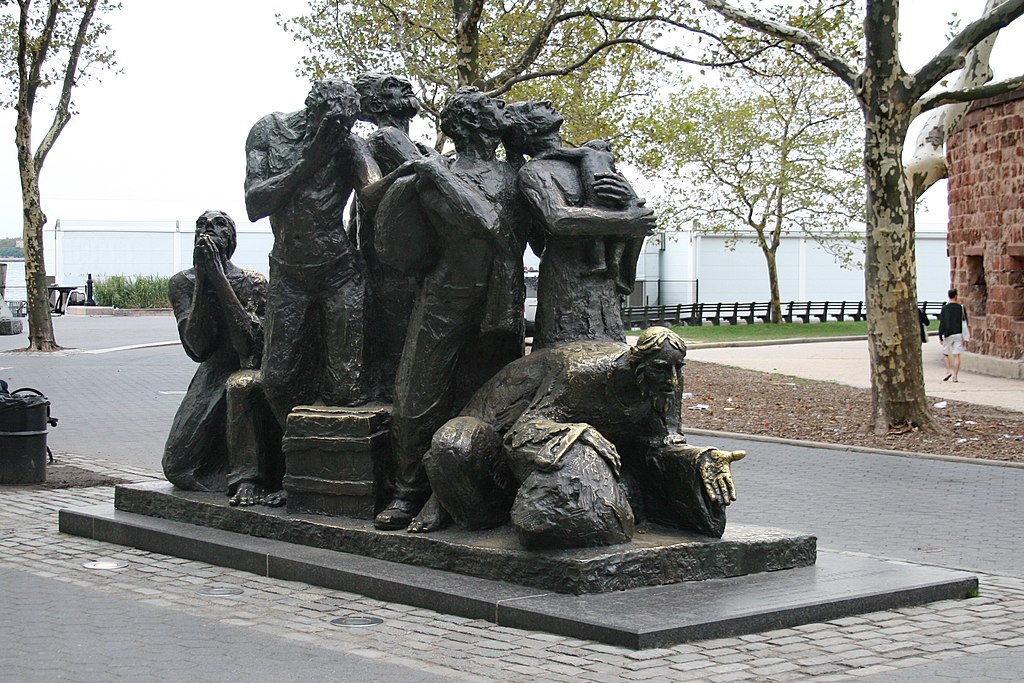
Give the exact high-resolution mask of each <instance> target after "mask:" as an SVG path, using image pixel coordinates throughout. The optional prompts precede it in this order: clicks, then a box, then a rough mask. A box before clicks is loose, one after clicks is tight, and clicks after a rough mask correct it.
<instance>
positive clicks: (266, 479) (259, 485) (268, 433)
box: [162, 211, 283, 505]
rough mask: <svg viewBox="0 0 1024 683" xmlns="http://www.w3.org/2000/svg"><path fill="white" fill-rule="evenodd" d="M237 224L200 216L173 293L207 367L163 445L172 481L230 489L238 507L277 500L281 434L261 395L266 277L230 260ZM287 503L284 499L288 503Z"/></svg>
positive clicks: (183, 327)
mask: <svg viewBox="0 0 1024 683" xmlns="http://www.w3.org/2000/svg"><path fill="white" fill-rule="evenodd" d="M236 244H237V235H236V232H235V222H234V221H233V220H232V219H231V217H230V216H228V215H227V214H226V213H224V212H222V211H207V212H205V213H203V214H202V215H201V216H200V217H199V218H198V220H196V233H195V247H194V249H193V256H192V259H193V267H192V268H189V269H188V270H184V271H182V272H180V273H177V274H175V275H174V276H172V277H171V279H170V282H169V283H168V295H169V298H170V301H171V306H172V308H173V310H174V316H175V318H176V319H177V322H178V334H179V336H180V337H181V343H182V346H183V347H184V349H185V353H187V354H188V356H189V357H190V358H192V360H194V361H196V362H197V363H199V369H198V370H197V371H196V374H195V377H193V378H192V382H191V383H190V384H189V387H188V391H187V392H186V393H185V397H184V398H183V399H182V401H181V405H180V406H179V407H178V412H177V414H175V416H174V422H173V424H172V425H171V432H170V434H169V435H168V437H167V445H166V446H165V448H164V455H163V463H162V464H163V470H164V475H165V476H166V477H167V480H168V481H170V482H171V483H172V484H174V485H175V486H177V487H178V488H181V489H186V490H190V491H227V492H228V494H229V495H231V496H232V500H231V503H232V504H233V505H237V504H243V505H252V504H255V503H258V502H263V503H266V504H269V505H276V504H279V502H278V497H277V496H276V495H275V494H270V495H269V497H268V494H266V491H271V492H276V491H277V490H278V489H280V488H281V476H282V475H283V459H282V457H281V450H280V448H281V434H280V430H279V429H278V428H277V423H276V422H275V421H274V419H273V417H272V415H271V413H270V408H269V405H268V404H267V402H266V399H265V397H264V393H263V389H262V381H261V377H260V372H259V367H260V359H261V356H262V352H263V317H264V314H265V312H266V303H267V280H266V278H264V277H263V275H261V274H260V273H257V272H255V271H250V270H243V269H241V268H239V267H238V266H236V265H235V264H233V263H232V262H231V255H232V254H233V253H234V251H235V246H236ZM282 500H283V499H282Z"/></svg>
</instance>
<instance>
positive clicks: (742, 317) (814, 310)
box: [622, 301, 944, 329]
mask: <svg viewBox="0 0 1024 683" xmlns="http://www.w3.org/2000/svg"><path fill="white" fill-rule="evenodd" d="M943 303H944V302H942V301H922V302H919V303H918V306H919V307H922V308H923V309H924V312H925V314H926V315H928V317H929V318H934V319H935V320H938V319H939V314H940V313H941V312H942V306H943ZM781 307H782V319H783V320H784V321H785V322H788V323H791V322H796V321H800V322H803V323H810V322H815V321H817V322H827V321H829V320H835V321H837V322H843V321H845V320H854V321H859V320H866V319H867V307H866V306H865V304H864V302H863V301H784V302H782V306H781ZM770 320H771V303H770V302H767V301H752V302H739V301H736V302H731V303H722V302H718V303H692V304H670V305H665V306H630V307H628V308H623V309H622V321H623V323H625V325H626V327H628V328H633V329H638V328H644V327H650V326H651V325H670V326H671V325H674V326H677V327H678V326H683V325H694V326H698V325H704V324H705V323H710V324H712V325H721V324H722V323H728V324H730V325H738V324H740V323H741V322H742V323H746V324H748V325H753V324H754V323H758V322H762V323H766V322H769V321H770Z"/></svg>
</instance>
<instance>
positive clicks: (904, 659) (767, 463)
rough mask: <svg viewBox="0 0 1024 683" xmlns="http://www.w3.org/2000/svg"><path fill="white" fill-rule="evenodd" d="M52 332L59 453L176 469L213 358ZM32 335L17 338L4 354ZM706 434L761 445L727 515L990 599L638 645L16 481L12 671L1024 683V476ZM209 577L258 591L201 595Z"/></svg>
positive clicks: (146, 325)
mask: <svg viewBox="0 0 1024 683" xmlns="http://www.w3.org/2000/svg"><path fill="white" fill-rule="evenodd" d="M55 323H56V324H57V325H58V340H59V341H60V342H61V343H62V344H65V345H68V346H76V347H78V350H77V351H74V352H69V353H65V354H59V355H54V354H50V355H43V354H16V353H15V354H0V378H3V379H7V380H9V381H11V382H12V384H13V385H14V386H16V387H18V386H34V387H37V388H40V389H43V390H44V391H45V392H46V393H47V395H48V396H49V397H50V398H51V401H52V403H53V412H54V414H55V415H57V416H58V417H60V419H61V422H60V424H59V426H58V427H57V428H56V429H54V430H53V431H52V432H51V434H50V438H49V441H50V444H51V446H53V448H54V451H55V452H56V453H57V458H58V460H60V461H63V462H65V463H67V464H71V465H76V466H78V467H82V468H85V469H90V470H94V471H97V472H100V473H103V474H108V475H112V476H116V477H120V478H122V479H128V480H132V481H142V480H145V479H153V478H159V474H158V470H159V462H160V453H161V451H162V446H163V440H164V439H165V437H166V434H167V429H168V427H169V425H170V421H171V417H172V416H173V414H174V411H175V409H176V408H177V405H178V402H179V401H180V398H181V394H182V393H183V391H184V389H185V388H186V387H187V386H188V382H189V380H190V379H191V377H192V374H193V373H194V372H195V367H196V366H195V364H194V363H193V362H192V361H190V360H189V359H188V358H187V357H185V355H184V353H183V352H182V351H181V349H180V347H178V346H163V347H159V346H158V347H145V348H137V349H133V350H128V351H118V352H106V350H107V349H111V348H114V347H120V346H128V345H136V344H150V343H159V342H166V341H169V340H173V339H174V337H175V334H176V333H175V330H174V321H173V319H169V318H164V319H90V318H87V319H83V320H74V319H71V318H70V316H69V317H68V318H65V319H57V320H56V321H55ZM23 345H24V341H23V340H22V341H20V342H19V341H18V340H14V341H13V342H12V341H10V340H9V339H8V340H4V339H3V338H0V349H9V348H17V347H18V346H23ZM88 352H93V353H88ZM97 352H98V353H97ZM691 441H692V442H694V443H698V444H705V443H713V444H716V445H720V446H723V447H727V448H733V449H736V448H743V449H746V450H748V451H749V452H750V455H749V456H748V457H747V458H746V459H744V460H743V461H741V462H739V463H737V464H736V466H735V473H736V477H737V485H738V487H739V494H740V498H739V500H738V501H737V503H736V504H735V505H734V506H733V508H731V509H730V520H732V521H734V522H744V523H750V524H760V525H772V526H779V527H782V528H789V529H794V530H797V531H805V532H812V533H815V534H816V535H817V536H818V537H819V547H821V548H823V549H829V550H833V551H839V552H847V553H859V554H867V555H871V556H875V557H881V558H887V559H898V560H904V561H909V562H915V563H919V564H929V565H937V566H943V567H950V568H957V569H966V570H970V571H973V572H975V573H977V574H978V575H979V579H980V582H981V595H980V596H979V597H978V598H974V599H970V600H964V601H949V602H940V603H933V604H931V605H926V606H922V607H916V608H910V609H903V610H893V611H888V612H881V613H876V614H868V615H862V616H859V617H851V618H846V619H839V620H835V621H832V622H828V623H824V624H809V625H806V626H802V627H799V628H793V629H783V630H778V631H771V632H767V633H762V634H756V635H750V636H743V637H740V638H729V639H719V640H713V641H705V642H701V643H695V644H689V645H680V646H677V647H673V648H668V649H660V650H646V651H640V652H633V651H630V650H625V649H622V648H617V647H613V646H609V645H604V644H599V643H593V642H588V641H581V640H575V639H569V638H564V637H561V636H553V635H549V634H544V633H533V632H527V631H520V630H516V629H510V628H504V627H498V626H494V625H493V624H489V623H486V622H481V621H474V620H469V619H464V618H460V617H452V616H447V615H441V614H437V613H434V612H431V611H428V610H423V609H418V608H412V607H406V606H402V605H395V604H390V603H385V602H380V601H376V600H370V599H367V598H363V597H361V596H356V595H352V594H347V593H341V592H338V591H330V590H326V589H321V588H316V587H311V586H307V585H304V584H298V583H289V582H284V581H278V580H274V579H268V578H264V577H257V576H253V575H249V574H245V573H243V572H239V571H235V570H228V569H222V568H219V567H213V566H210V565H206V564H203V563H199V562H191V561H186V560H181V559H178V558H171V557H166V556H162V555H157V554H154V553H146V552H142V551H137V550H133V549H129V548H124V547H121V546H116V545H111V544H107V543H102V542H98V541H92V540H88V539H82V538H78V537H73V536H67V535H63V534H59V533H58V532H57V510H59V509H60V508H64V507H77V506H83V505H90V504H94V503H103V502H109V501H111V500H112V498H113V491H112V489H111V488H109V487H96V488H88V489H71V490H51V489H46V490H43V489H38V488H33V487H10V486H5V487H0V615H2V616H0V619H2V621H0V670H2V671H4V672H5V679H9V680H16V681H33V680H39V681H44V680H45V681H50V680H78V679H81V680H97V679H100V680H105V681H111V680H132V681H146V680H179V679H181V678H183V677H184V676H185V675H187V676H188V677H189V678H193V679H195V680H198V681H205V680H211V681H212V680H218V681H221V680H224V679H225V678H229V677H239V676H246V677H252V676H253V675H257V676H259V675H261V674H265V675H267V676H268V677H269V678H271V679H278V680H295V679H298V678H300V677H302V678H312V679H314V680H318V679H323V678H327V676H328V675H330V676H332V677H336V678H337V677H340V678H343V679H348V678H359V679H365V680H431V677H432V676H433V677H436V678H440V679H453V680H528V679H538V680H544V681H547V680H588V681H612V680H674V681H712V682H718V681H721V682H723V683H724V682H726V681H797V680H822V681H830V680H855V679H863V680H869V681H873V682H881V681H893V682H895V683H903V682H907V681H925V680H942V681H952V680H964V681H977V680H994V681H1001V680H1006V681H1009V680H1020V678H1021V676H1020V674H1019V672H1021V671H1024V525H1021V524H1020V520H1021V519H1024V495H1022V493H1024V469H1021V468H1011V467H1005V466H992V465H984V464H977V463H972V462H943V461H936V460H925V459H918V458H904V457H894V456H888V455H873V454H867V453H848V452H843V451H839V450H832V449H819V448H807V447H797V446H792V445H785V444H772V443H759V442H753V441H741V440H727V439H721V438H717V437H711V436H707V437H705V436H699V437H698V436H693V437H691ZM73 454H79V455H73ZM86 454H87V455H86ZM99 558H116V559H123V560H126V561H128V562H130V563H131V564H130V567H129V568H127V569H125V570H121V571H113V572H109V571H89V570H86V569H84V568H83V567H82V564H83V563H84V562H87V561H90V560H95V559H99ZM209 586H233V587H239V588H241V589H243V591H244V592H243V593H242V594H241V595H237V596H223V597H206V596H202V595H199V594H198V591H199V590H200V589H201V588H202V587H209ZM351 614H361V615H369V616H376V617H380V618H382V619H383V620H384V623H383V624H381V625H377V626H372V627H367V628H362V629H351V628H349V629H342V628H338V627H335V626H333V625H331V624H330V623H329V621H330V619H332V618H334V617H338V616H345V615H351ZM112 622H113V623H112ZM186 666H187V669H185V668H184V667H186ZM8 672H10V673H8ZM186 672H187V674H186Z"/></svg>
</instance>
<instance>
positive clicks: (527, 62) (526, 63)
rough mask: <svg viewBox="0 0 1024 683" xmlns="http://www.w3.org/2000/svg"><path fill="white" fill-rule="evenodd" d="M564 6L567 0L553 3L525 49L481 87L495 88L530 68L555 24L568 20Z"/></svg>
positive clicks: (485, 88)
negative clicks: (564, 13)
mask: <svg viewBox="0 0 1024 683" xmlns="http://www.w3.org/2000/svg"><path fill="white" fill-rule="evenodd" d="M564 7H565V0H556V1H555V2H553V3H551V9H549V10H548V14H547V16H546V17H544V21H543V22H541V25H540V27H539V28H538V29H537V31H536V32H535V33H534V34H533V38H532V39H531V40H530V43H529V44H528V45H527V46H526V47H525V48H524V49H523V51H522V52H521V53H520V55H519V56H518V57H516V58H514V59H512V60H511V61H510V62H509V64H508V66H506V67H505V68H504V69H502V70H501V71H499V72H498V73H497V74H495V75H494V76H492V77H490V78H488V79H486V80H484V82H483V87H482V88H481V89H482V90H493V89H494V88H495V86H498V85H503V84H504V83H505V82H506V81H507V80H509V79H511V78H514V77H515V76H517V75H519V74H522V73H523V72H524V71H526V70H527V69H528V68H530V66H532V65H533V63H534V62H535V61H536V60H537V57H538V56H539V55H540V53H541V52H542V51H543V50H544V46H545V45H547V42H548V38H550V37H551V32H552V31H554V30H555V26H557V25H558V24H560V23H562V22H564V21H568V18H569V17H568V15H562V14H560V12H561V11H562V9H563V8H564Z"/></svg>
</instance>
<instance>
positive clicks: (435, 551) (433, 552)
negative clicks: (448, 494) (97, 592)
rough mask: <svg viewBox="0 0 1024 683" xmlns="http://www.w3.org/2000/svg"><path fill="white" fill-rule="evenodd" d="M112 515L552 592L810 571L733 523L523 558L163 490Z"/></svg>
mask: <svg viewBox="0 0 1024 683" xmlns="http://www.w3.org/2000/svg"><path fill="white" fill-rule="evenodd" d="M114 506H115V507H116V508H117V509H118V510H119V511H124V512H131V513H137V514H141V515H146V516H149V517H159V518H163V519H169V520H174V521H177V522H184V523H187V524H195V525H199V526H204V527H210V528H214V529H221V530H223V531H231V532H236V533H244V534H248V535H250V536H259V537H262V538H271V539H275V540H278V541H285V542H288V543H295V544H298V545H305V546H310V547H315V548H323V549H326V550H337V551H341V552H346V553H353V554H356V555H366V556H369V557H374V558H377V559H380V560H388V561H391V562H401V563H404V564H412V565H420V566H426V567H432V568H434V569H442V570H445V571H451V572H456V573H459V574H467V575H470V576H477V577H481V578H487V579H495V580H502V581H507V582H509V583H516V584H520V585H524V586H533V587H535V588H541V589H544V590H551V591H556V592H560V593H577V594H578V593H602V592H608V591H616V590H624V589H628V588H637V587H640V586H652V585H659V584H667V583H677V582H680V581H701V580H706V579H712V578H724V577H728V576H741V575H744V574H754V573H758V572H765V571H776V570H780V569H789V568H792V567H805V566H808V565H812V564H814V557H815V549H816V541H815V539H814V537H813V536H807V535H802V534H792V533H787V532H783V531H779V530H777V529H766V528H761V527H751V526H744V525H739V524H736V525H731V526H730V527H729V528H728V529H727V530H726V533H725V536H723V537H722V538H721V539H715V538H706V537H703V536H697V535H693V534H688V533H685V532H679V531H671V530H666V529H661V528H658V527H653V526H652V527H648V528H646V529H643V528H642V529H641V530H640V532H639V533H637V534H636V535H635V536H634V540H633V541H632V542H631V543H626V544H622V545H616V546H605V547H600V548H579V549H571V550H526V549H524V548H522V547H521V546H520V544H519V542H518V540H517V539H516V536H515V533H514V532H513V530H512V529H511V528H510V527H508V526H505V527H501V528H498V529H491V530H488V531H460V530H457V529H445V530H442V531H437V532H434V533H430V534H412V533H408V532H406V531H404V530H401V531H379V530H377V529H374V528H373V524H372V522H371V521H370V520H363V519H353V518H345V517H328V516H324V515H313V514H296V513H293V512H292V511H291V510H289V511H287V512H286V511H284V510H281V509H280V508H266V507H261V506H256V507H252V508H238V507H231V506H229V505H228V504H227V498H226V497H225V496H224V495H222V494H216V493H202V492H195V491H182V490H179V489H176V488H174V487H173V486H171V485H170V484H168V483H164V482H152V483H146V484H131V485H123V486H118V487H117V488H116V489H115V494H114Z"/></svg>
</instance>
